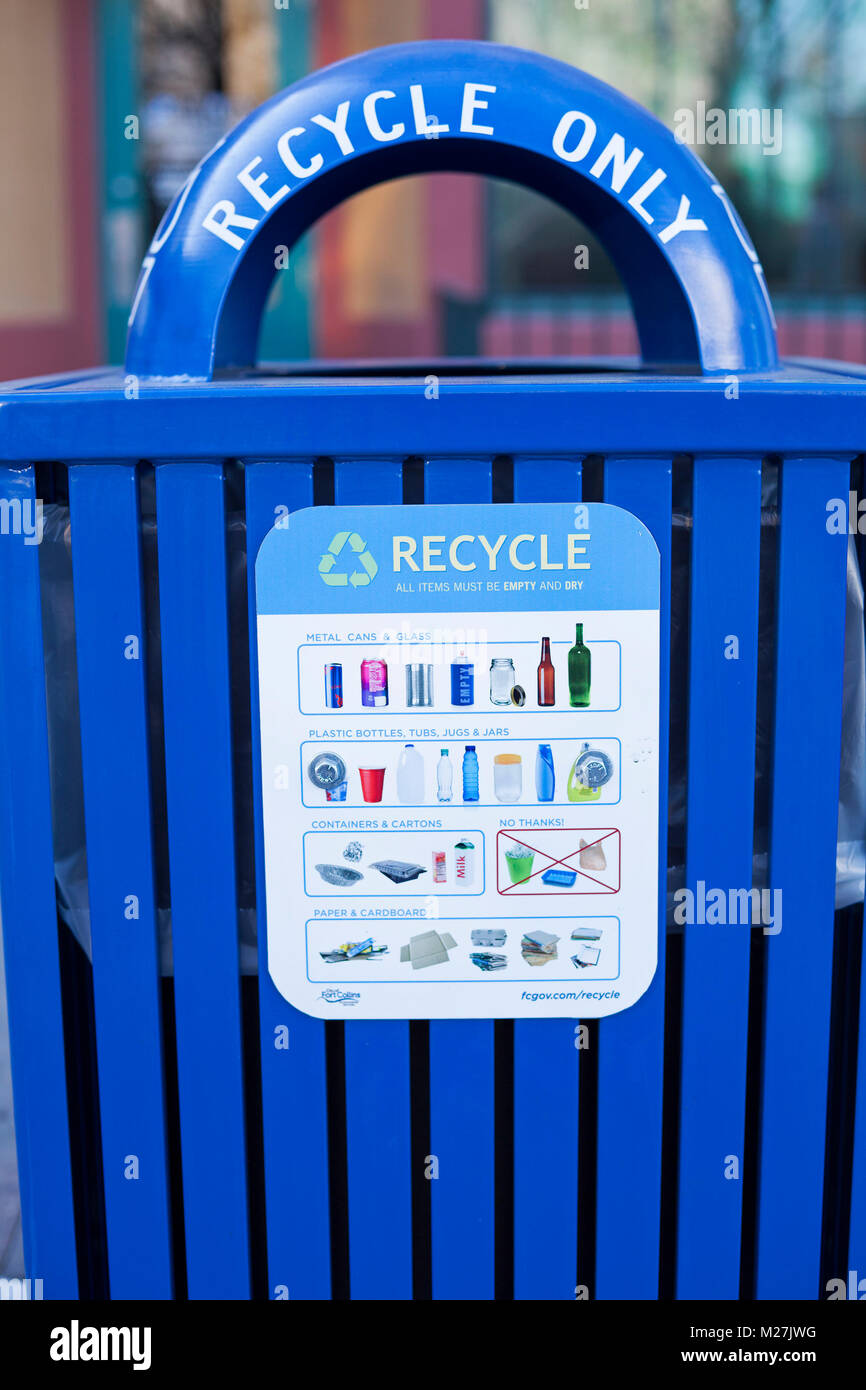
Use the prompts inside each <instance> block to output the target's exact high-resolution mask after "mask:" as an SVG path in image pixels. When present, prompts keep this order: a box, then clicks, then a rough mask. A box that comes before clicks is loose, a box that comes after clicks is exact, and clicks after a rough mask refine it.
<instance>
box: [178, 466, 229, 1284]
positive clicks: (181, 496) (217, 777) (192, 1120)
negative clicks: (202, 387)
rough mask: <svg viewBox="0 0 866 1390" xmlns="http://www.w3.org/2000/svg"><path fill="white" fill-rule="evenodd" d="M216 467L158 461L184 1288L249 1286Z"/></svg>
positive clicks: (222, 538) (219, 474)
mask: <svg viewBox="0 0 866 1390" xmlns="http://www.w3.org/2000/svg"><path fill="white" fill-rule="evenodd" d="M224 488H225V478H224V472H223V467H222V465H221V464H219V463H209V462H201V463H182V462H167V463H160V464H158V465H157V470H156V497H157V522H158V538H159V596H160V624H161V630H162V673H163V702H164V719H165V761H166V798H167V806H168V839H169V868H170V875H171V912H172V949H173V957H174V982H175V1016H176V1028H177V1062H178V1089H179V1096H180V1137H181V1160H182V1166H183V1199H184V1217H185V1227H186V1252H187V1274H188V1281H189V1295H190V1297H191V1298H194V1299H199V1298H207V1299H237V1298H248V1297H249V1294H250V1265H249V1231H248V1214H247V1188H246V1146H245V1120H244V1082H243V1066H242V1051H241V1011H240V974H239V961H238V919H237V894H236V880H235V843H234V804H233V775H232V748H231V708H230V697H229V690H230V669H229V640H228V582H227V565H226V534H225V496H224Z"/></svg>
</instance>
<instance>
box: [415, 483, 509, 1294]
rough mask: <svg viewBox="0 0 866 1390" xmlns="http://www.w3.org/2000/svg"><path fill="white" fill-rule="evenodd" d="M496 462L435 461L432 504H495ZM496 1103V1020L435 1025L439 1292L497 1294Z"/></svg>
mask: <svg viewBox="0 0 866 1390" xmlns="http://www.w3.org/2000/svg"><path fill="white" fill-rule="evenodd" d="M492 477H493V475H492V466H491V464H490V462H489V461H487V460H482V459H470V460H457V459H447V460H446V459H431V460H428V461H426V462H425V465H424V500H425V501H426V502H454V503H459V502H489V501H490V500H491V496H492ZM494 1126H495V1105H494V1032H493V1024H492V1023H486V1022H476V1021H475V1020H469V1019H466V1020H463V1019H461V1020H459V1021H455V1020H451V1019H448V1020H437V1021H435V1022H431V1024H430V1145H431V1154H432V1155H433V1156H434V1157H435V1159H436V1160H437V1163H438V1176H437V1177H436V1178H435V1179H433V1180H432V1182H433V1186H432V1191H431V1204H432V1242H433V1297H434V1298H435V1299H465V1300H470V1299H491V1298H493V1296H494V1293H495V1263H494V1229H495V1208H496V1202H495V1183H494V1178H495V1128H494Z"/></svg>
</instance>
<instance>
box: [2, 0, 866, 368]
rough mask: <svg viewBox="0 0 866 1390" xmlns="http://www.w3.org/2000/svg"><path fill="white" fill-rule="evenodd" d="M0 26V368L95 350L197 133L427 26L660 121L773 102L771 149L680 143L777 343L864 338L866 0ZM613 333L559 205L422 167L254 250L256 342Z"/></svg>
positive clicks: (493, 344)
mask: <svg viewBox="0 0 866 1390" xmlns="http://www.w3.org/2000/svg"><path fill="white" fill-rule="evenodd" d="M0 25H2V33H0V197H2V200H3V205H4V209H5V211H4V214H3V216H0V378H5V377H20V376H25V375H28V374H31V373H36V372H49V371H56V370H60V369H67V368H75V367H79V366H86V365H88V364H91V363H94V362H97V361H100V360H109V361H114V362H117V361H120V360H121V359H122V355H123V343H124V336H125V322H126V315H127V308H128V304H129V301H130V298H131V294H132V290H133V286H134V282H135V277H136V272H137V267H138V263H139V260H140V257H141V254H142V252H143V250H144V247H145V245H146V243H147V240H148V239H149V237H150V235H151V234H152V232H153V230H154V229H155V227H156V224H157V222H158V220H159V217H160V216H161V214H162V212H163V211H164V210H165V208H166V206H167V205H168V203H169V202H170V201H171V198H172V197H173V196H174V193H175V192H176V191H177V189H178V188H179V186H180V184H181V183H182V182H183V180H184V178H185V177H186V175H187V173H188V172H189V170H190V169H191V168H192V167H193V166H194V165H195V163H196V162H197V161H198V160H199V159H200V158H201V156H202V155H203V154H204V153H205V152H206V151H207V150H208V149H209V148H210V146H211V145H213V144H214V143H215V141H216V140H217V139H218V138H219V137H220V135H221V134H222V133H223V132H224V131H225V130H226V129H227V128H228V127H229V126H230V125H231V124H233V123H234V122H235V121H236V120H237V119H238V118H239V117H240V116H241V115H243V114H244V112H246V111H247V110H249V109H250V108H251V107H253V106H255V105H257V104H258V103H259V102H260V101H262V100H263V99H264V98H266V97H267V96H269V95H270V94H271V93H273V92H275V91H278V90H279V89H280V88H281V87H284V86H286V85H288V84H289V83H291V82H292V81H294V80H295V78H297V77H299V76H301V75H302V74H304V73H306V72H308V71H310V70H311V69H313V68H316V67H319V66H321V65H322V64H325V63H329V62H333V61H334V60H336V59H338V58H341V57H344V56H346V55H348V54H350V53H353V52H356V51H358V50H361V49H364V48H369V47H373V46H376V45H378V44H383V43H394V42H400V41H404V40H408V39H417V38H427V37H432V38H448V37H477V38H490V39H495V40H499V41H502V42H506V43H514V44H518V45H522V46H524V47H528V48H535V49H539V50H541V51H543V52H546V53H550V54H552V55H554V56H556V57H559V58H563V59H566V60H567V61H570V62H572V63H575V64H576V65H578V66H581V67H584V68H586V69H588V70H589V71H590V72H592V73H594V74H595V75H596V76H598V77H601V78H603V79H604V80H605V81H608V82H610V83H612V84H614V85H615V86H617V87H619V88H621V89H622V90H624V91H626V92H627V93H629V94H630V95H631V96H633V97H634V98H635V99H636V100H638V101H640V102H642V103H643V104H644V105H646V106H649V107H650V108H651V109H652V110H653V111H655V113H656V114H657V115H658V116H659V117H660V118H661V119H662V120H663V121H664V122H665V123H666V124H667V125H669V126H671V127H672V128H673V127H675V126H676V124H677V119H678V117H677V113H678V112H681V111H683V110H687V111H692V112H696V111H697V110H698V108H699V103H704V109H706V110H711V109H713V108H716V109H721V110H723V111H728V110H730V109H733V108H743V107H756V108H768V109H769V110H778V111H781V113H782V135H783V138H782V141H781V148H780V150H779V151H778V152H777V153H768V152H766V150H765V148H764V147H762V145H761V144H758V143H749V144H730V143H729V144H705V145H700V146H696V152H697V153H698V154H700V155H701V157H702V158H703V159H704V160H705V162H706V163H707V164H708V165H709V166H710V168H711V169H712V170H713V172H714V173H716V174H717V175H718V177H719V179H720V181H721V182H722V183H723V184H724V185H725V187H726V188H727V190H728V191H729V193H730V194H731V196H732V197H733V200H734V202H735V203H736V204H737V206H738V208H739V210H740V212H741V213H742V215H743V218H744V220H745V222H746V225H747V226H748V227H749V230H750V231H751V233H752V236H753V238H754V241H755V243H756V245H757V248H758V251H759V253H760V256H761V258H762V260H763V263H764V266H765V269H766V271H767V277H768V281H769V285H770V289H771V292H772V295H773V300H774V304H775V307H776V311H777V316H778V319H779V328H780V339H781V346H782V350H783V352H785V353H788V354H794V355H798V354H799V355H815V356H824V357H831V358H833V357H836V358H842V359H846V360H850V361H866V315H864V312H863V310H864V292H866V196H864V192H863V189H864V175H866V0H603V3H601V0H0ZM580 246H586V247H587V248H588V253H587V255H586V256H584V255H580V256H578V255H576V248H577V247H580ZM587 259H588V267H587V266H585V264H584V262H585V261H586V260H587ZM576 260H577V261H579V262H580V267H578V266H577V265H576V264H575V262H576ZM635 350H636V340H635V335H634V330H633V324H632V320H631V315H630V312H629V309H628V304H627V302H626V300H625V298H624V296H623V295H622V292H621V289H620V286H619V283H618V280H617V277H616V274H615V272H614V270H613V268H612V266H611V265H610V262H609V261H608V260H607V258H606V257H605V256H604V253H603V252H602V250H601V248H600V247H599V246H598V245H597V244H596V243H594V241H593V239H592V238H591V237H590V236H589V234H588V233H586V232H585V231H584V229H583V228H582V227H581V226H580V224H579V223H577V222H576V221H575V220H574V219H573V218H572V217H570V216H568V215H567V214H565V213H563V212H562V211H560V210H559V209H557V208H556V207H554V206H553V205H552V204H549V203H547V202H545V201H544V200H543V199H541V198H539V197H538V196H537V195H535V194H531V193H528V192H526V191H524V190H522V189H518V188H515V187H512V186H510V185H507V184H503V183H497V182H493V181H484V180H479V179H475V178H473V177H470V176H463V175H445V174H440V175H435V176H430V177H427V178H415V179H408V180H404V181H401V182H397V183H394V184H390V185H385V186H382V187H379V188H377V189H374V190H372V191H370V192H367V193H364V194H361V195H359V196H358V197H357V198H355V199H354V200H353V201H352V202H351V203H350V204H348V205H347V206H346V207H344V208H342V209H339V210H336V211H335V212H333V213H331V214H329V216H328V217H326V218H325V219H323V221H322V222H321V223H320V224H319V225H318V226H317V227H316V228H315V229H314V230H313V231H312V232H311V233H310V234H309V235H308V236H307V237H306V238H305V239H304V241H303V242H302V243H301V244H300V245H299V246H298V247H297V248H295V250H294V252H293V254H292V257H291V265H290V268H289V270H288V271H284V272H282V273H281V274H279V275H277V277H276V280H275V285H274V290H273V294H272V297H271V302H270V305H269V309H268V313H267V316H266V321H265V325H264V328H263V334H262V340H261V344H260V356H261V358H263V359H268V358H291V357H299V356H307V355H309V354H315V355H319V356H328V357H346V356H366V357H381V356H394V355H399V356H401V357H407V356H409V357H418V356H428V355H434V354H435V355H440V354H449V355H471V354H475V353H483V354H492V355H495V356H517V357H531V356H539V355H550V354H556V355H561V354H573V353H576V354H589V355H594V354H599V353H609V352H632V351H635Z"/></svg>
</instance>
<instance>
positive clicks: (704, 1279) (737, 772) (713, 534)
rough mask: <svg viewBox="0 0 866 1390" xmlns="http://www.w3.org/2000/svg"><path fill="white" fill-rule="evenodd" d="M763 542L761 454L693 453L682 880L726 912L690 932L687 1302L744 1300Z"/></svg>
mask: <svg viewBox="0 0 866 1390" xmlns="http://www.w3.org/2000/svg"><path fill="white" fill-rule="evenodd" d="M760 546H761V464H760V460H757V459H734V458H718V459H715V458H714V459H710V458H699V459H696V460H695V463H694V481H693V529H692V566H691V624H690V668H689V752H688V759H689V761H688V795H687V832H686V885H687V888H688V889H689V890H690V891H691V892H692V894H693V895H694V898H693V901H694V902H697V901H699V889H698V883H699V881H701V882H703V884H704V885H705V890H704V891H705V892H709V891H710V890H712V889H721V890H722V891H723V893H724V894H725V903H726V912H725V916H724V918H723V920H722V922H720V923H718V924H712V925H709V924H707V923H705V922H694V923H693V924H691V925H690V924H689V923H688V922H686V923H685V924H684V927H683V931H684V965H683V1016H682V1073H681V1075H682V1084H681V1099H680V1136H679V1138H680V1151H679V1176H678V1189H679V1190H678V1198H679V1217H678V1223H677V1242H678V1244H677V1297H678V1298H702V1299H707V1298H718V1299H736V1298H737V1297H738V1296H739V1286H740V1228H741V1219H742V1205H743V1204H742V1191H743V1143H744V1126H745V1104H746V1047H747V1041H748V1021H749V951H750V942H751V931H750V927H749V925H748V923H746V924H744V925H736V924H733V923H731V922H730V919H729V915H728V912H727V904H728V902H729V897H728V895H729V890H736V889H744V890H748V889H750V888H751V886H752V836H753V804H754V772H755V717H756V706H757V662H758V571H759V566H760ZM734 556H735V557H736V562H735V563H731V558H732V557H734ZM734 644H736V645H734ZM734 901H736V900H734ZM732 1160H733V1161H735V1162H736V1165H737V1169H736V1170H735V1169H734V1163H733V1162H732Z"/></svg>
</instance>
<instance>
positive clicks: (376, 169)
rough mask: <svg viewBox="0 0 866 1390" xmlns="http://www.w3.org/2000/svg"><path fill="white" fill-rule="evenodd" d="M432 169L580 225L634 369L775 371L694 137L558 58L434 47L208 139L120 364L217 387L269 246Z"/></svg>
mask: <svg viewBox="0 0 866 1390" xmlns="http://www.w3.org/2000/svg"><path fill="white" fill-rule="evenodd" d="M442 170H452V171H461V172H467V173H476V174H481V175H488V176H492V177H495V178H504V179H510V180H512V181H513V182H515V183H520V184H524V185H525V186H526V187H528V188H532V189H534V190H536V191H537V192H538V193H541V194H544V195H546V196H547V197H549V198H551V199H552V200H553V201H555V202H557V203H559V204H561V205H562V206H563V207H564V208H566V209H567V210H568V211H570V212H572V213H574V214H575V215H576V216H578V217H579V218H581V220H582V221H583V222H584V223H585V224H586V226H587V227H589V228H590V229H591V230H592V231H593V232H594V233H595V234H596V235H597V236H598V237H599V239H600V241H601V242H602V243H603V245H604V246H605V248H606V250H607V252H608V254H609V255H610V256H611V258H612V260H613V262H614V264H615V265H616V267H617V270H618V272H619V274H620V276H621V278H622V280H623V283H624V284H625V287H626V289H627V291H628V294H629V297H630V299H631V303H632V307H633V310H634V314H635V319H636V322H637V329H638V335H639V338H640V344H641V351H642V355H643V359H644V362H645V363H646V364H649V365H653V366H656V367H664V366H667V367H675V368H676V367H678V368H682V367H688V366H690V367H693V368H697V369H699V370H701V371H703V372H705V373H716V372H752V371H768V370H773V369H774V368H776V367H777V366H778V355H777V350H776V336H775V323H774V320H773V313H772V309H771V307H770V302H769V298H768V295H767V291H766V285H765V283H764V277H763V271H762V268H761V265H760V262H759V261H758V258H757V255H756V253H755V250H754V248H753V246H752V243H751V241H750V239H749V237H748V234H747V233H746V231H745V229H744V227H743V225H742V222H741V221H740V219H739V217H738V215H737V213H736V211H735V210H734V208H733V206H732V204H731V203H730V201H729V200H728V198H727V196H726V194H725V193H724V190H723V189H722V188H721V186H720V185H719V184H717V183H716V182H715V181H714V179H713V177H712V175H711V174H710V172H709V171H708V170H707V169H706V167H705V166H704V165H703V164H702V162H701V161H700V160H699V159H698V158H697V157H696V156H695V155H694V154H693V153H692V152H691V151H690V150H689V149H688V148H686V146H684V145H682V144H679V143H678V142H677V141H676V139H675V138H674V136H673V134H672V133H671V132H670V131H669V130H668V129H667V128H666V127H665V126H664V125H662V124H661V122H660V121H658V120H657V119H656V118H655V117H654V116H653V115H651V114H650V113H649V112H648V111H646V110H644V108H643V107H641V106H638V105H637V104H636V103H635V102H633V101H631V100H629V99H628V98H627V97H625V96H623V95H622V93H620V92H617V91H616V90H615V89H614V88H613V87H609V86H608V85H607V84H606V83H603V82H599V81H598V80H597V79H596V78H594V77H591V76H589V74H587V73H585V72H582V71H580V70H579V69H577V68H573V67H571V66H569V65H568V64H566V63H561V62H558V61H556V60H554V59H552V58H546V57H543V56H542V55H540V54H538V53H529V52H524V51H523V50H521V49H516V48H507V47H504V46H501V45H499V44H491V43H481V42H468V41H467V42H456V41H451V40H442V41H428V42H423V43H411V44H398V45H395V46H393V47H389V48H380V49H376V50H374V51H372V52H369V53H362V54H359V55H357V56H355V57H352V58H348V59H345V60H344V61H343V62H340V63H336V64H334V65H333V66H331V67H328V68H324V69H323V70H322V71H320V72H316V73H314V74H312V75H311V76H310V77H307V78H305V79H304V80H303V81H301V82H297V83H295V85H294V86H292V87H289V88H287V89H286V90H285V91H283V92H280V93H279V94H278V95H277V96H275V97H273V98H272V99H271V100H270V101H268V102H266V103H265V104H264V105H263V106H261V107H259V108H258V110H256V111H254V112H253V113H252V114H251V115H250V116H248V117H247V118H246V119H245V120H244V121H242V122H241V123H240V125H238V126H237V127H236V129H235V130H233V131H232V132H231V134H230V135H228V136H227V137H226V139H225V140H223V141H222V142H221V143H220V144H219V145H217V146H216V148H215V149H214V150H212V151H211V153H210V154H209V155H208V156H207V157H206V158H205V159H204V160H203V161H202V163H201V164H200V165H199V166H198V167H197V168H196V169H195V170H194V171H193V173H192V174H191V175H190V177H189V179H188V180H187V182H186V184H185V185H184V187H183V189H182V190H181V192H180V193H179V195H178V197H177V198H176V199H175V201H174V203H173V205H172V206H171V208H170V209H169V210H168V212H167V213H166V215H165V217H164V218H163V221H162V223H161V224H160V227H159V229H158V231H157V233H156V235H155V237H154V239H153V241H152V243H151V245H150V248H149V250H148V253H147V255H146V256H145V258H144V262H143V265H142V271H141V275H140V278H139V282H138V286H137V289H136V294H135V300H134V303H133V309H132V313H131V316H130V327H129V338H128V342H127V355H126V369H127V371H128V372H129V373H132V374H135V375H138V376H141V377H154V376H158V377H184V378H188V379H194V380H209V379H211V378H212V377H213V375H214V373H215V372H216V371H217V370H221V369H226V368H231V367H239V368H242V367H249V366H251V365H253V364H254V362H255V356H256V346H257V339H258V331H259V324H260V320H261V316H262V312H263V309H264V305H265V301H266V299H267V294H268V290H269V288H270V284H271V281H272V279H273V276H274V274H275V273H276V269H275V262H276V259H277V248H278V247H280V246H291V245H293V244H294V242H296V241H297V240H298V238H299V237H300V236H301V235H303V233H304V232H305V231H306V230H307V228H309V227H310V226H311V225H312V224H313V223H314V222H316V221H317V220H318V219H319V218H320V217H322V216H323V215H324V214H325V213H326V212H328V211H329V210H330V209H331V208H332V207H334V206H336V205H337V204H338V203H340V202H342V201H343V200H344V199H346V198H349V197H351V196H352V195H353V194H354V193H357V192H359V191H361V190H362V189H364V188H368V187H371V186H372V185H374V184H377V183H381V182H383V181H384V180H387V179H393V178H398V177H402V176H404V175H409V174H421V173H432V172H434V171H442Z"/></svg>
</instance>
